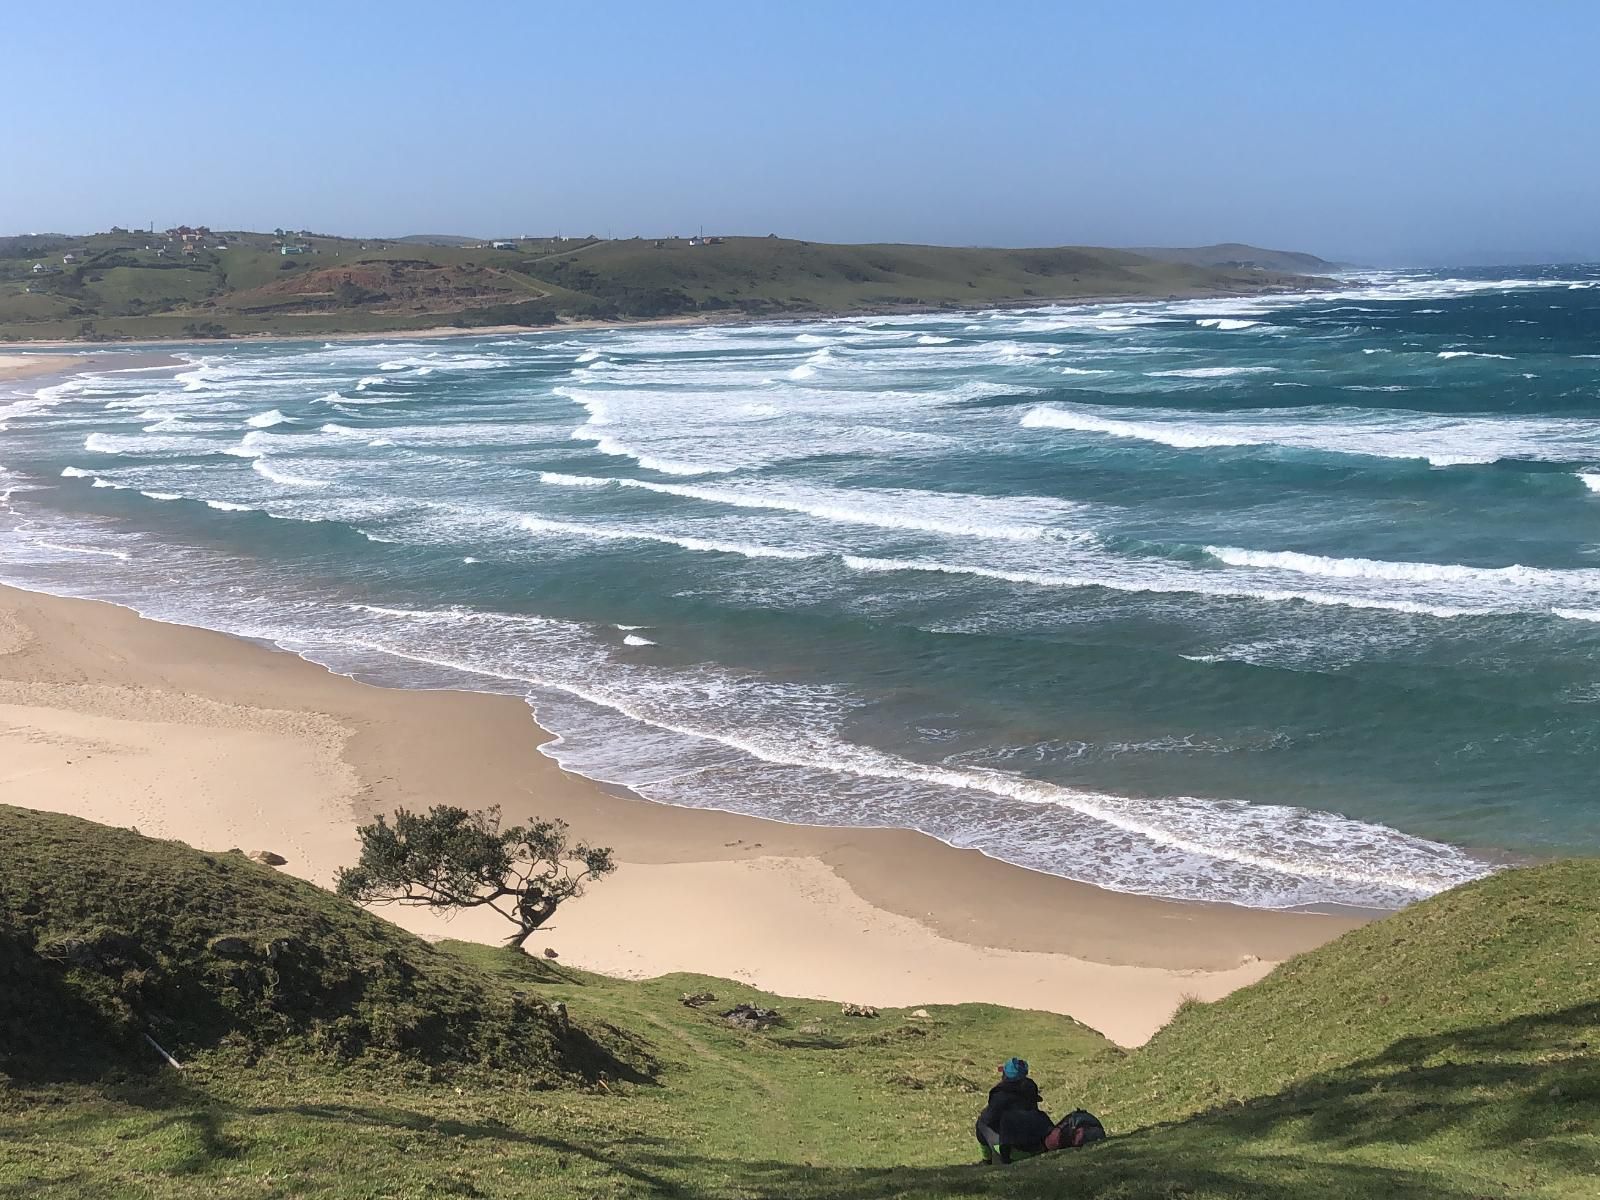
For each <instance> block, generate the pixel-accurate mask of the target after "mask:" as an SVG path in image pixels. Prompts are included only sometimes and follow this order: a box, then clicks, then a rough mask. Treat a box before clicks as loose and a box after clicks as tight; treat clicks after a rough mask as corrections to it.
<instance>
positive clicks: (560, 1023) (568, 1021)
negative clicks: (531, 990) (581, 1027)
mask: <svg viewBox="0 0 1600 1200" xmlns="http://www.w3.org/2000/svg"><path fill="white" fill-rule="evenodd" d="M545 1011H546V1012H548V1013H549V1014H550V1016H551V1019H553V1020H554V1021H555V1023H556V1026H557V1028H559V1029H560V1030H561V1032H562V1033H566V1032H567V1031H568V1030H569V1029H571V1028H572V1018H571V1017H569V1016H568V1015H567V1006H566V1005H565V1004H563V1003H562V1002H561V1001H560V1000H557V1001H556V1002H555V1003H554V1004H549V1005H546V1006H545Z"/></svg>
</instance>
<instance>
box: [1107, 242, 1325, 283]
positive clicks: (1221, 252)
mask: <svg viewBox="0 0 1600 1200" xmlns="http://www.w3.org/2000/svg"><path fill="white" fill-rule="evenodd" d="M1130 249H1131V250H1132V252H1133V253H1134V254H1142V255H1145V256H1146V257H1148V258H1157V259H1160V260H1161V261H1162V262H1174V263H1188V264H1189V265H1190V266H1195V267H1220V266H1225V265H1228V264H1238V263H1250V264H1252V265H1254V266H1257V267H1263V268H1265V269H1266V270H1269V271H1294V272H1299V273H1300V274H1303V275H1320V274H1325V273H1327V272H1329V271H1337V270H1339V269H1340V268H1339V264H1338V263H1332V262H1329V261H1328V260H1327V259H1325V258H1318V257H1317V256H1316V255H1315V254H1306V253H1303V252H1302V251H1299V250H1266V249H1263V248H1262V247H1260V246H1247V245H1245V244H1244V243H1243V242H1221V243H1218V244H1217V245H1214V246H1132V247H1130Z"/></svg>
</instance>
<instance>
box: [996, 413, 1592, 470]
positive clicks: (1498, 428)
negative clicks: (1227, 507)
mask: <svg viewBox="0 0 1600 1200" xmlns="http://www.w3.org/2000/svg"><path fill="white" fill-rule="evenodd" d="M1021 424H1022V425H1023V426H1024V427H1025V428H1036V429H1066V430H1073V431H1076V432H1080V433H1097V434H1103V435H1106V436H1108V437H1117V438H1129V439H1134V440H1138V441H1147V442H1154V443H1157V444H1160V445H1165V446H1172V447H1174V448H1177V449H1206V448H1216V447H1229V446H1276V447H1280V448H1283V449H1287V450H1300V451H1316V452H1319V453H1324V454H1350V455H1369V456H1373V457H1378V458H1400V459H1421V460H1425V461H1427V462H1428V463H1430V464H1432V465H1433V466H1436V467H1449V466H1464V465H1471V464H1478V463H1491V462H1497V461H1499V460H1501V459H1518V458H1521V459H1531V460H1535V461H1558V462H1559V461H1571V460H1574V459H1594V458H1600V429H1597V428H1596V427H1595V425H1594V423H1593V422H1591V421H1587V420H1581V419H1576V418H1567V417H1507V418H1498V417H1444V416H1434V415H1431V414H1423V413H1395V412H1385V411H1376V412H1375V411H1372V410H1368V409H1346V408H1300V409H1293V410H1272V409H1248V410H1233V411H1229V412H1220V413H1204V414H1202V413H1174V412H1172V411H1171V410H1159V409H1157V410H1151V409H1128V408H1111V407H1108V406H1101V405H1096V406H1093V407H1086V406H1078V407H1067V406H1063V405H1040V406H1038V407H1036V408H1033V409H1030V410H1029V411H1028V412H1027V413H1025V414H1024V415H1023V417H1022V418H1021Z"/></svg>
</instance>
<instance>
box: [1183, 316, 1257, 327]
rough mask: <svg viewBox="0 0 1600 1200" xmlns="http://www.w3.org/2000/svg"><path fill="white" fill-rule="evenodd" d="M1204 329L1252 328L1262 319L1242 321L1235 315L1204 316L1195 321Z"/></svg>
mask: <svg viewBox="0 0 1600 1200" xmlns="http://www.w3.org/2000/svg"><path fill="white" fill-rule="evenodd" d="M1195 324H1196V325H1198V326H1200V327H1201V328H1202V329H1252V328H1254V327H1255V326H1257V325H1259V324H1261V322H1260V321H1241V320H1239V319H1237V318H1235V317H1202V318H1201V319H1200V320H1198V321H1196V322H1195Z"/></svg>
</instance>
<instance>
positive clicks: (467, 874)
mask: <svg viewBox="0 0 1600 1200" xmlns="http://www.w3.org/2000/svg"><path fill="white" fill-rule="evenodd" d="M569 834H570V831H569V829H568V827H567V823H566V822H565V821H560V820H556V821H542V820H541V821H533V822H532V823H530V824H527V825H513V826H511V827H510V828H508V829H502V828H501V827H500V808H499V806H498V805H496V806H495V807H493V808H486V809H481V810H479V811H477V812H468V811H467V810H466V809H464V808H454V807H451V806H449V805H443V804H441V805H436V806H434V807H433V808H430V809H429V810H428V811H427V813H426V815H424V814H422V813H414V812H408V811H407V810H405V809H403V808H401V809H396V810H395V814H394V823H393V824H390V823H389V820H388V818H386V817H382V816H380V817H379V818H378V819H377V820H376V821H374V822H373V823H372V824H370V825H362V826H360V827H359V828H358V829H357V830H356V835H357V836H358V837H359V838H360V839H361V858H360V860H359V861H358V862H357V863H356V865H355V866H353V867H345V868H342V869H341V870H340V871H339V880H338V884H337V891H338V893H339V895H341V896H344V897H346V898H347V899H350V900H357V901H360V902H362V903H365V904H416V905H425V906H426V907H428V908H438V909H447V910H456V909H464V908H483V907H488V908H492V909H494V911H495V912H497V913H499V914H500V915H501V916H502V917H504V918H505V919H506V920H508V921H510V922H511V923H512V924H513V925H515V926H516V927H517V931H516V932H515V933H513V934H511V935H510V936H509V937H507V938H506V945H508V946H516V947H520V946H521V945H522V944H523V943H524V942H526V941H527V940H528V938H529V937H531V936H532V935H533V932H534V930H536V929H538V928H539V927H540V926H542V925H543V924H544V923H545V922H546V921H548V920H549V919H550V918H551V917H552V916H554V915H555V911H556V909H557V908H558V907H559V906H560V904H561V903H562V901H564V900H570V899H572V898H573V897H574V896H581V895H583V889H584V885H585V884H587V883H588V882H589V881H590V880H592V879H599V878H601V877H602V876H605V875H609V874H611V872H612V871H615V870H616V869H617V864H616V862H615V861H614V860H613V859H612V857H611V851H610V849H609V848H605V847H601V848H595V847H592V846H589V845H587V844H585V843H583V842H577V843H574V842H572V841H571V840H570V836H569Z"/></svg>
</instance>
